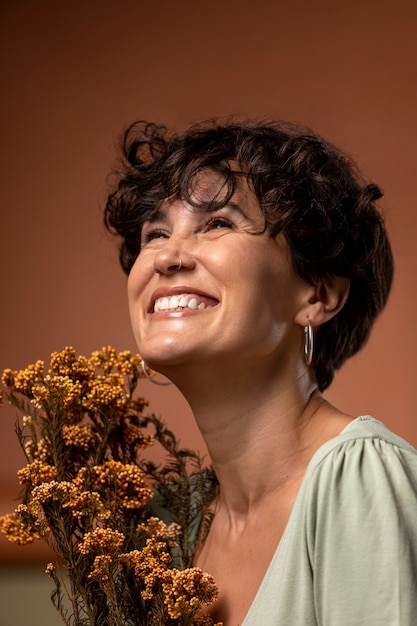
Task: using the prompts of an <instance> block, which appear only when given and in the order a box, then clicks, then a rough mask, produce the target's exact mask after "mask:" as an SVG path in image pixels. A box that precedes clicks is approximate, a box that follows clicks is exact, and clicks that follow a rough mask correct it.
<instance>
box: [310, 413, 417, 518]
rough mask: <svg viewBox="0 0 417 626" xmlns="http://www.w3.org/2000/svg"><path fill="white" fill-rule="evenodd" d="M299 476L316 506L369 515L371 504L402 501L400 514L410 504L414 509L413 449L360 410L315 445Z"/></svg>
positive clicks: (389, 505)
mask: <svg viewBox="0 0 417 626" xmlns="http://www.w3.org/2000/svg"><path fill="white" fill-rule="evenodd" d="M304 482H305V485H304V491H305V494H306V495H307V497H308V498H309V500H310V502H309V505H310V506H312V507H313V508H314V509H316V510H326V511H327V512H329V511H330V510H332V507H333V509H334V512H335V515H338V514H339V513H340V511H341V510H343V508H346V509H349V511H350V513H349V515H350V514H351V513H352V514H355V515H357V514H358V513H359V512H360V511H361V510H362V511H363V513H364V515H368V512H369V510H370V507H375V508H376V509H378V510H380V511H382V510H384V509H385V510H387V511H391V512H393V511H397V512H398V509H399V507H403V510H404V515H406V514H407V511H410V508H411V509H412V510H413V514H416V512H417V450H416V449H415V448H413V446H412V445H411V444H409V443H408V442H407V441H405V440H404V439H402V438H401V437H399V436H398V435H396V434H394V433H393V432H391V431H390V430H389V429H388V428H387V427H386V426H385V425H384V424H383V423H382V422H380V421H378V420H376V419H374V418H373V417H370V416H361V417H358V418H356V419H355V420H353V421H352V422H351V423H350V424H349V425H348V426H347V427H346V428H345V429H344V430H343V431H342V432H341V433H340V434H339V435H338V436H337V437H335V438H333V439H331V440H329V441H328V442H326V443H325V444H324V445H323V446H321V448H319V450H318V451H317V452H316V454H315V455H314V457H313V459H312V460H311V462H310V464H309V467H308V468H307V472H306V475H305V480H304ZM353 504H354V506H353ZM324 505H325V506H324ZM393 505H395V506H393Z"/></svg>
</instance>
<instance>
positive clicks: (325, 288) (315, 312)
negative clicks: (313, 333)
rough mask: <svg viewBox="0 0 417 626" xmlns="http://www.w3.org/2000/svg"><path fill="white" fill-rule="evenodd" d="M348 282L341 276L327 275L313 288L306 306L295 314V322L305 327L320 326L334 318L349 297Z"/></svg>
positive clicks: (347, 279)
mask: <svg viewBox="0 0 417 626" xmlns="http://www.w3.org/2000/svg"><path fill="white" fill-rule="evenodd" d="M349 288H350V280H349V278H344V277H343V276H333V275H329V276H326V277H324V278H322V279H321V280H320V283H318V284H317V285H316V286H314V287H313V289H314V293H313V295H311V293H310V297H309V299H308V302H306V305H305V306H304V307H303V308H302V310H300V311H299V312H298V313H297V316H296V319H295V321H296V322H297V323H298V324H300V326H306V325H307V324H308V321H309V320H310V322H311V324H312V326H320V325H321V324H324V323H325V322H328V321H329V320H330V319H331V318H332V317H334V316H335V315H336V314H337V313H338V312H339V311H340V309H341V308H342V307H343V306H344V304H345V302H346V300H347V297H348V295H349Z"/></svg>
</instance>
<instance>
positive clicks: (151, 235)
mask: <svg viewBox="0 0 417 626" xmlns="http://www.w3.org/2000/svg"><path fill="white" fill-rule="evenodd" d="M167 237H168V234H167V233H166V232H165V231H164V230H159V229H158V228H157V229H155V230H148V231H147V232H144V233H142V245H145V244H147V243H149V242H150V241H152V240H153V239H166V238H167Z"/></svg>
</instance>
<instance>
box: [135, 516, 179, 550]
mask: <svg viewBox="0 0 417 626" xmlns="http://www.w3.org/2000/svg"><path fill="white" fill-rule="evenodd" d="M137 530H138V532H141V531H143V532H145V533H146V534H147V535H148V536H150V537H156V538H159V539H167V540H168V542H169V545H170V546H171V547H174V546H175V545H176V542H177V539H178V535H179V534H180V532H181V526H180V525H179V524H177V523H176V522H171V524H169V525H168V524H166V523H165V522H163V521H162V520H160V519H159V517H149V518H148V520H147V522H146V524H139V526H138V529H137Z"/></svg>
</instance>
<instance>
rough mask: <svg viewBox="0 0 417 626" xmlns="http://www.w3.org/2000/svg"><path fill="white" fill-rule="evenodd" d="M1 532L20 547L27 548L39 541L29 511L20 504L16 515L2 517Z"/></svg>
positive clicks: (0, 519) (0, 518) (0, 520)
mask: <svg viewBox="0 0 417 626" xmlns="http://www.w3.org/2000/svg"><path fill="white" fill-rule="evenodd" d="M0 530H1V532H2V533H3V535H4V536H5V537H6V539H8V540H9V541H11V542H12V543H16V544H17V545H19V546H25V545H27V544H28V543H32V542H33V541H34V540H35V539H39V533H38V532H37V530H36V529H35V527H34V524H33V523H32V520H31V516H30V513H29V509H28V508H27V507H26V505H24V504H20V505H19V506H18V508H17V509H16V511H15V512H14V513H9V514H8V515H3V516H2V517H0Z"/></svg>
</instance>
